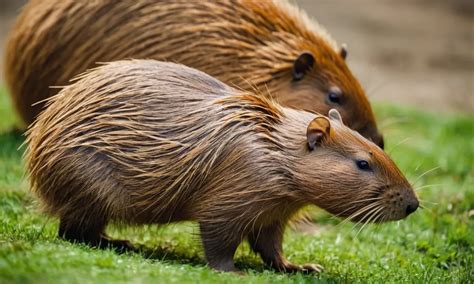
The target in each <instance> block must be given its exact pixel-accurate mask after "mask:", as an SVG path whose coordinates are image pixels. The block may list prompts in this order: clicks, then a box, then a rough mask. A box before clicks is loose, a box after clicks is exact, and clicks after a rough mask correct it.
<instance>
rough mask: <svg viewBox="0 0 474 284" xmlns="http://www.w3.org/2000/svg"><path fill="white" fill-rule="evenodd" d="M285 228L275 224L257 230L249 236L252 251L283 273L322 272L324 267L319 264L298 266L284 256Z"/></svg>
mask: <svg viewBox="0 0 474 284" xmlns="http://www.w3.org/2000/svg"><path fill="white" fill-rule="evenodd" d="M283 233H284V226H283V225H282V224H279V223H277V224H274V225H270V226H267V227H262V228H256V229H255V230H254V231H252V232H251V233H250V234H249V235H248V241H249V243H250V247H251V248H252V250H253V251H254V252H256V253H258V254H260V256H261V257H262V259H263V262H264V263H265V264H266V265H268V266H270V267H272V268H274V269H275V270H278V271H281V272H289V273H293V272H298V271H300V272H321V271H322V269H323V268H322V266H320V265H318V264H305V265H296V264H293V263H291V262H289V261H288V260H286V259H285V257H284V256H283V249H282V242H283Z"/></svg>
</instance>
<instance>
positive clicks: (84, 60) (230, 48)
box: [5, 0, 383, 146]
mask: <svg viewBox="0 0 474 284" xmlns="http://www.w3.org/2000/svg"><path fill="white" fill-rule="evenodd" d="M346 54H347V52H346V50H345V49H343V48H341V47H338V46H337V45H336V43H335V42H334V40H333V39H332V38H331V37H330V36H329V35H328V33H327V32H326V31H325V30H324V29H323V28H322V27H320V26H319V25H317V24H316V23H312V22H311V21H310V20H309V19H308V17H307V15H306V14H305V13H304V12H302V11H300V10H298V9H297V8H295V7H293V6H291V5H290V4H288V3H286V2H285V1H284V0H263V1H260V0H258V1H257V0H199V1H198V0H191V1H188V0H159V1H156V0H141V1H115V0H101V1H75V0H32V1H30V2H29V3H28V4H27V5H26V6H25V7H24V9H23V10H22V13H21V14H20V16H19V18H18V20H17V22H16V24H15V26H14V27H13V29H12V31H11V34H10V37H9V40H8V44H7V48H6V59H5V74H6V79H7V80H6V81H7V83H8V86H9V88H10V92H11V94H12V96H13V101H14V103H15V105H16V108H17V109H18V111H19V113H20V115H21V117H22V118H23V119H24V120H25V121H26V122H27V123H31V122H32V121H33V120H34V118H35V117H36V116H37V114H38V113H39V112H40V110H41V109H42V108H43V106H44V103H43V102H42V100H43V99H45V98H47V97H48V96H50V95H52V94H55V93H56V92H57V88H50V86H64V85H66V84H68V82H69V80H70V79H71V78H73V77H74V76H76V75H78V74H80V73H82V72H84V71H86V70H87V69H88V68H91V67H94V66H95V65H96V64H97V63H98V62H110V61H115V60H123V59H133V58H134V59H157V60H165V61H171V62H176V63H182V64H184V65H187V66H190V67H193V68H196V69H198V70H201V71H204V72H206V73H207V74H209V75H211V76H214V77H216V78H218V79H219V80H221V81H223V82H225V83H226V84H227V85H230V86H237V87H239V88H242V89H248V88H249V85H253V86H256V87H258V88H259V89H261V90H266V89H268V90H269V91H270V93H271V94H272V95H274V96H275V97H276V98H277V99H278V101H279V102H280V103H281V104H283V105H285V106H288V107H292V108H296V109H304V110H308V111H313V112H318V113H323V114H327V112H328V111H329V109H331V108H336V109H337V110H338V111H339V112H340V114H341V115H342V117H343V120H344V122H345V123H346V124H347V125H348V126H349V127H351V128H353V129H355V130H356V131H358V132H360V133H361V134H362V135H363V136H365V137H368V138H370V139H372V140H373V141H374V142H376V143H377V144H379V145H381V146H383V140H382V136H381V135H380V134H379V132H378V130H377V127H376V122H375V120H374V115H373V112H372V109H371V106H370V104H369V102H368V100H367V98H366V96H365V93H364V91H363V89H362V88H361V86H360V84H359V82H358V81H357V80H356V79H355V78H354V76H353V75H352V73H351V71H350V70H349V68H348V67H347V65H346V62H345V56H346Z"/></svg>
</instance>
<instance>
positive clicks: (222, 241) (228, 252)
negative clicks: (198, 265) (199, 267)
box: [199, 223, 241, 271]
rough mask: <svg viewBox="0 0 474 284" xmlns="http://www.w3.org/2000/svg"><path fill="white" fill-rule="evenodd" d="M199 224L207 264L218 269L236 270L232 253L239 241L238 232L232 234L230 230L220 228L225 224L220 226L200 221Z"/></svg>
mask: <svg viewBox="0 0 474 284" xmlns="http://www.w3.org/2000/svg"><path fill="white" fill-rule="evenodd" d="M199 225H200V229H201V239H202V244H203V246H204V253H205V255H206V260H207V263H208V265H209V266H210V267H212V268H213V269H215V270H218V271H236V268H235V266H234V254H235V251H236V250H237V247H238V246H239V244H240V242H241V240H240V239H239V238H238V237H237V236H238V235H239V234H238V233H237V234H233V233H232V230H222V229H223V228H224V226H225V224H223V225H222V226H220V225H216V224H203V223H200V224H199ZM217 228H219V229H217ZM222 232H225V233H222Z"/></svg>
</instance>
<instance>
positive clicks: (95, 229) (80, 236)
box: [59, 219, 136, 252]
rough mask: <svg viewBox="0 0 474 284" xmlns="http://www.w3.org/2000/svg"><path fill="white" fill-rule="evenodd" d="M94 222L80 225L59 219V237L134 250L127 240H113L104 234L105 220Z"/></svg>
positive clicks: (105, 246) (92, 244) (100, 245)
mask: <svg viewBox="0 0 474 284" xmlns="http://www.w3.org/2000/svg"><path fill="white" fill-rule="evenodd" d="M95 221H96V222H94V223H90V222H89V223H86V224H87V225H80V224H75V223H71V222H67V221H66V219H61V221H60V223H59V237H61V238H63V239H65V240H67V241H70V242H72V243H84V244H87V245H89V246H91V247H97V248H101V249H106V248H112V249H114V250H116V251H117V252H126V251H136V249H135V247H134V246H133V245H132V244H131V243H130V242H129V241H127V240H114V239H111V238H110V237H108V236H107V235H105V234H104V229H105V222H103V221H102V222H100V221H98V220H95Z"/></svg>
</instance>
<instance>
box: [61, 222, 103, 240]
mask: <svg viewBox="0 0 474 284" xmlns="http://www.w3.org/2000/svg"><path fill="white" fill-rule="evenodd" d="M104 228H105V222H102V221H99V220H95V222H90V221H89V220H84V219H83V220H82V222H74V221H71V220H70V219H67V218H61V219H60V221H59V231H58V235H59V237H60V238H63V239H65V240H67V241H70V242H72V243H85V244H88V245H90V246H93V247H96V246H99V245H100V240H101V235H102V232H103V231H104Z"/></svg>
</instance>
